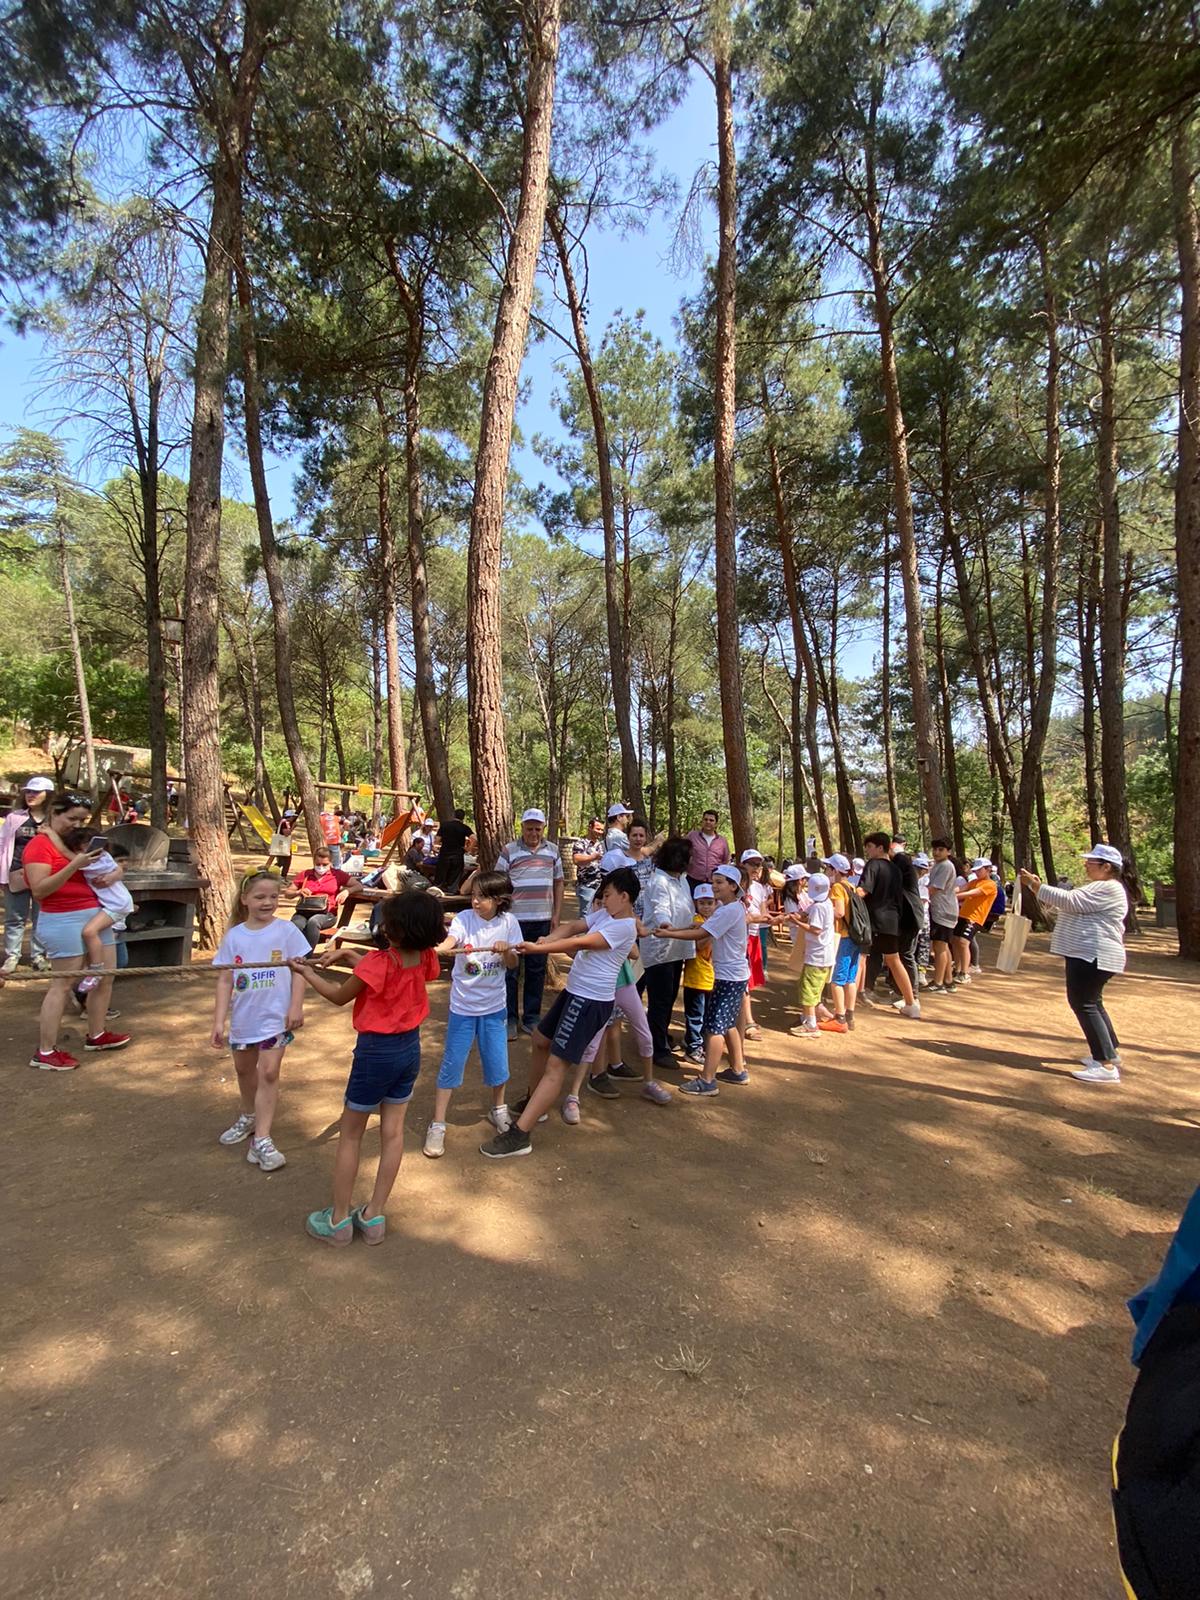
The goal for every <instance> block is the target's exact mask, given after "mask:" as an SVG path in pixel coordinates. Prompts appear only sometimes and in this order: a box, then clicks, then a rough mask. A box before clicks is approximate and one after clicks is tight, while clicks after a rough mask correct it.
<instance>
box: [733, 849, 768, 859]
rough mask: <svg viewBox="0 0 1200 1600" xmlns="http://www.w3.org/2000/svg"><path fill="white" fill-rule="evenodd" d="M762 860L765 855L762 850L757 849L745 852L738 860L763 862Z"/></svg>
mask: <svg viewBox="0 0 1200 1600" xmlns="http://www.w3.org/2000/svg"><path fill="white" fill-rule="evenodd" d="M762 858H763V853H762V851H761V850H755V849H753V848H751V849H749V850H743V851H742V853H741V855H740V856H739V857H738V860H739V861H761V860H762Z"/></svg>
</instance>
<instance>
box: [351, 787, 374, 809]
mask: <svg viewBox="0 0 1200 1600" xmlns="http://www.w3.org/2000/svg"><path fill="white" fill-rule="evenodd" d="M354 792H355V794H357V796H358V798H359V799H360V800H361V801H362V802H363V804H364V805H368V806H369V805H370V804H371V802H372V801H373V800H374V798H375V790H374V788H373V787H372V786H371V785H370V784H369V783H360V784H359V786H358V788H357V789H356V790H355V791H354Z"/></svg>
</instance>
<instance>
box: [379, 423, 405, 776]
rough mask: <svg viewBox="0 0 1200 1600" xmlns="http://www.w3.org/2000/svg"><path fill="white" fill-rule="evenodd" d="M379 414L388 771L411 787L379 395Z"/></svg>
mask: <svg viewBox="0 0 1200 1600" xmlns="http://www.w3.org/2000/svg"><path fill="white" fill-rule="evenodd" d="M375 404H376V407H377V408H378V411H379V422H380V429H381V432H382V435H383V437H382V439H381V441H380V456H379V463H378V465H377V466H376V468H375V480H376V489H377V491H378V499H379V573H380V585H379V587H380V591H381V592H380V603H381V605H382V607H383V672H384V683H385V685H386V688H387V742H388V771H389V772H390V774H391V778H390V783H391V787H392V788H393V789H407V788H408V760H407V757H406V755H405V750H404V702H403V700H402V699H401V698H400V619H399V617H398V616H397V610H398V607H399V605H400V581H399V574H398V572H397V570H396V532H395V526H394V524H393V522H392V474H391V466H390V460H389V458H390V452H391V440H390V438H389V429H388V422H387V413H386V412H385V411H384V409H383V400H382V397H381V396H380V395H378V394H377V395H376V397H375Z"/></svg>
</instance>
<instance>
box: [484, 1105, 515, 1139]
mask: <svg viewBox="0 0 1200 1600" xmlns="http://www.w3.org/2000/svg"><path fill="white" fill-rule="evenodd" d="M512 1120H513V1119H512V1112H511V1111H510V1110H509V1109H508V1107H507V1106H491V1107H490V1108H489V1110H488V1121H489V1122H490V1123H491V1125H492V1127H493V1128H495V1130H496V1132H497V1133H507V1132H508V1130H509V1129H510V1128H511V1127H512Z"/></svg>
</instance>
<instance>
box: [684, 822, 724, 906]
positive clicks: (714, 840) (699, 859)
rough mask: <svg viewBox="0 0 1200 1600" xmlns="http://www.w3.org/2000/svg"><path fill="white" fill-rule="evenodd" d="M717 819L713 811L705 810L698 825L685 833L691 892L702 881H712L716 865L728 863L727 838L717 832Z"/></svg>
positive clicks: (688, 878) (721, 865) (720, 865)
mask: <svg viewBox="0 0 1200 1600" xmlns="http://www.w3.org/2000/svg"><path fill="white" fill-rule="evenodd" d="M718 820H719V819H718V817H717V813H716V812H715V811H706V812H705V813H704V815H703V816H702V817H701V819H700V826H699V827H698V828H693V829H692V831H691V833H689V834H688V835H687V842H688V843H689V844H690V845H691V847H692V857H691V860H690V861H689V863H688V869H687V880H688V883H689V884H690V885H691V888H692V891H693V893H694V892H695V890H696V889H698V888H699V887H700V885H701V884H702V883H711V882H712V875H713V873H714V872H715V871H716V870H717V868H718V867H724V866H727V865H728V863H729V840H728V839H726V838H725V836H724V834H721V833H718V832H717V823H718Z"/></svg>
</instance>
